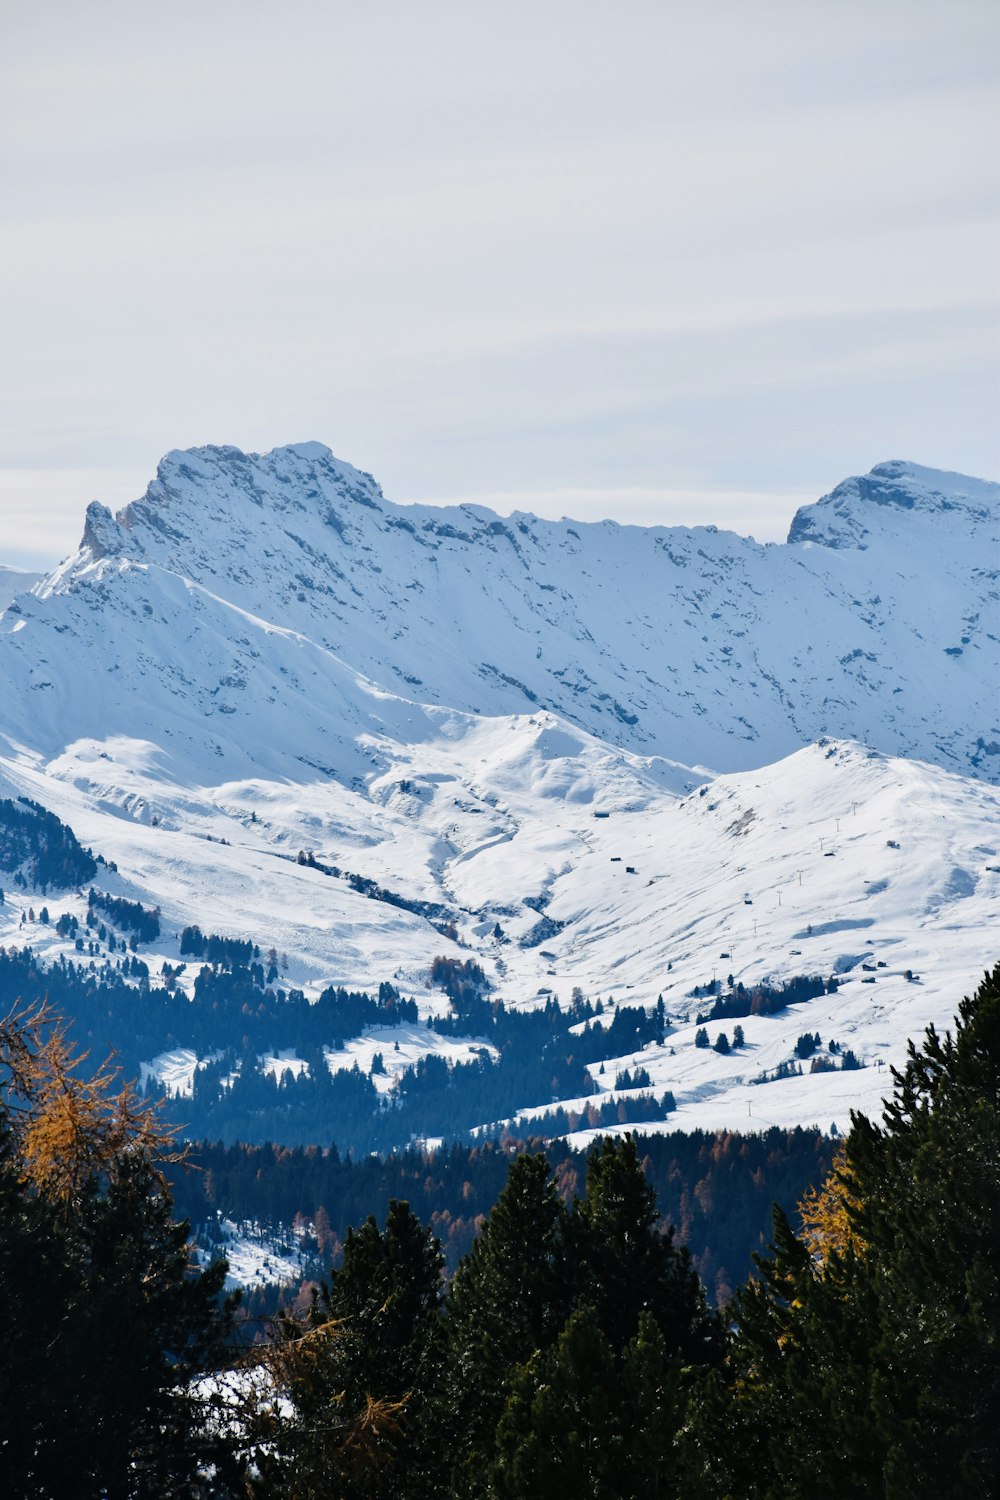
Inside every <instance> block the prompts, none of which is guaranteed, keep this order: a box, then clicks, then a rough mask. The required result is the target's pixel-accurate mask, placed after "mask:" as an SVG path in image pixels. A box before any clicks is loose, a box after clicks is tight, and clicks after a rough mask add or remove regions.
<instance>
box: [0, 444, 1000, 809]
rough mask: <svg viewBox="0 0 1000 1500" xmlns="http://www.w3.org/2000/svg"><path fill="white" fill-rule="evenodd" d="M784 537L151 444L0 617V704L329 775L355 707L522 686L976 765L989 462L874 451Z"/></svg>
mask: <svg viewBox="0 0 1000 1500" xmlns="http://www.w3.org/2000/svg"><path fill="white" fill-rule="evenodd" d="M790 538H791V539H790V541H789V542H788V543H787V544H785V545H783V546H778V545H767V546H760V545H758V544H757V543H755V542H753V541H751V540H748V539H746V538H743V537H739V536H736V535H734V534H733V533H729V532H720V531H717V530H716V529H714V528H711V527H708V528H696V529H689V528H683V527H674V528H662V527H651V528H640V527H620V526H617V525H615V524H614V523H612V522H610V521H609V522H602V523H600V524H596V525H595V524H591V525H583V524H577V523H573V522H569V521H562V522H549V521H540V520H538V519H536V518H535V517H532V516H528V515H514V516H512V517H510V518H509V519H507V520H504V519H501V518H499V517H498V516H496V515H494V514H493V513H492V512H490V511H487V510H484V509H483V508H482V507H479V506H457V507H449V508H443V509H442V508H433V507H428V506H397V505H393V504H391V503H390V502H388V501H386V500H385V499H384V497H383V496H382V494H381V491H380V490H379V488H378V486H377V485H376V484H375V482H374V480H372V479H371V478H370V477H369V476H368V475H364V474H361V473H359V472H358V471H357V470H355V469H353V468H351V467H350V466H349V465H347V464H343V463H340V462H338V461H337V460H336V459H334V458H333V457H332V456H331V454H330V453H329V450H328V449H326V448H324V447H322V446H321V445H319V444H313V443H310V444H299V445H294V446H292V447H287V448H279V449H276V450H274V451H273V452H272V453H268V454H264V455H261V456H257V455H246V454H243V453H241V452H239V451H238V450H236V449H233V448H203V449H196V450H192V451H189V452H183V453H182V452H177V453H171V454H169V455H168V456H167V457H166V458H165V459H164V460H163V462H162V463H161V465H160V467H159V470H158V476H157V479H156V480H155V481H154V482H153V484H151V485H150V487H149V489H148V491H147V493H146V495H145V496H144V497H143V499H141V500H138V501H136V502H134V503H133V504H132V505H130V506H127V507H126V508H125V510H124V511H122V512H121V513H120V515H119V516H118V518H117V519H115V518H113V517H112V516H111V514H110V513H109V512H108V511H107V510H106V509H104V508H103V507H102V506H100V505H98V504H96V503H95V504H93V505H91V506H90V508H89V510H88V513H87V521H86V527H85V532H84V539H83V545H82V547H81V550H80V551H79V552H78V553H77V555H76V556H75V557H73V558H71V559H70V560H69V561H68V562H67V563H66V564H64V565H63V566H62V567H61V568H60V569H58V570H57V571H56V572H55V573H54V574H52V575H51V577H50V578H49V579H47V580H46V581H45V582H44V583H43V584H42V585H40V586H39V588H38V589H37V590H36V594H35V595H34V596H32V597H31V598H27V599H26V598H21V599H20V600H17V601H15V603H14V604H13V605H12V606H11V608H10V609H8V611H7V612H6V614H5V615H4V616H3V620H2V625H0V682H3V683H4V684H5V685H6V693H5V695H4V697H5V702H4V703H3V705H2V707H0V731H6V732H7V733H8V734H10V735H11V736H12V737H13V738H14V739H16V740H17V741H18V742H20V743H22V744H28V745H31V746H33V747H35V748H37V749H38V750H39V751H40V752H41V753H42V754H43V755H44V756H46V757H49V756H52V755H55V754H58V753H59V752H60V751H61V750H63V749H64V748H65V747H66V745H67V744H69V743H72V741H73V740H75V739H79V738H92V739H103V738H105V737H110V736H113V735H121V734H126V735H130V736H133V737H136V736H138V737H142V738H147V739H149V740H151V741H152V742H154V743H155V744H156V745H157V746H158V747H159V748H160V750H161V751H162V752H163V753H164V754H165V755H167V756H168V758H169V760H170V762H171V764H172V767H173V769H174V770H175V771H176V772H180V770H181V769H182V768H183V769H184V770H186V771H187V772H188V773H190V774H196V775H197V776H199V777H200V778H204V779H210V778H212V776H213V772H214V768H217V767H218V766H219V763H220V761H221V762H224V763H225V765H226V767H227V770H228V772H229V774H232V772H233V769H234V768H236V767H239V768H242V770H243V771H244V772H246V771H249V770H250V768H251V766H253V765H256V764H257V763H258V762H259V761H260V760H261V759H263V761H264V762H265V763H267V764H268V765H270V766H271V767H273V768H275V769H277V767H278V765H279V763H280V765H281V766H282V768H283V769H285V770H286V771H287V770H288V769H289V763H290V762H294V760H295V758H296V757H299V758H300V759H304V760H306V761H308V762H309V763H311V764H314V765H320V766H322V767H324V769H326V770H329V771H331V772H332V773H333V774H334V775H336V776H337V777H338V778H340V779H343V780H344V781H345V782H350V781H351V779H352V778H354V777H357V776H364V775H365V774H366V773H367V772H369V771H370V769H371V766H370V763H367V762H366V758H365V757H364V756H363V755H362V756H360V757H359V753H358V747H357V737H358V735H360V734H363V733H364V732H365V731H369V732H372V731H378V732H381V733H388V734H389V735H391V736H392V737H394V738H397V739H400V740H403V741H406V740H408V739H411V738H420V737H423V736H424V735H425V734H426V733H428V732H430V733H435V732H436V729H434V728H428V726H427V724H426V722H425V717H426V716H425V711H424V708H422V707H420V706H419V705H424V706H444V707H448V708H455V709H459V710H462V711H464V712H472V713H483V714H487V715H495V714H510V713H517V712H524V711H525V710H529V711H530V709H531V707H532V706H537V707H539V708H548V709H551V710H552V711H554V712H555V713H557V714H558V715H560V716H561V717H562V718H564V719H567V720H569V721H571V722H572V723H575V724H577V725H579V726H580V727H581V728H583V729H585V730H587V731H588V732H589V733H591V734H594V735H596V736H597V737H599V738H600V739H602V740H604V741H605V742H606V743H609V744H613V745H620V746H622V747H624V748H627V749H629V750H632V751H634V752H638V753H639V754H645V755H649V754H656V755H659V756H665V757H668V758H669V759H671V760H673V761H675V762H681V763H683V764H686V765H696V764H702V765H706V766H709V767H711V768H712V769H713V770H716V771H734V770H741V769H748V768H752V767H755V766H760V765H765V764H769V763H771V762H773V761H774V760H776V759H778V758H779V757H780V756H782V755H785V754H788V753H790V752H791V751H793V750H794V749H796V748H798V747H799V746H801V745H803V744H806V743H808V742H810V741H811V740H814V739H816V738H818V737H820V736H821V735H823V734H834V735H837V736H842V737H849V738H855V739H858V740H860V741H862V742H863V743H865V744H868V745H870V746H872V747H873V748H876V749H879V750H882V751H884V752H886V753H889V754H894V755H906V756H918V757H920V758H922V759H924V760H928V761H931V762H934V763H936V764H939V765H942V766H946V767H949V768H951V769H955V770H959V771H963V772H967V773H969V774H973V775H976V776H978V777H982V778H985V779H989V780H997V779H1000V710H998V706H997V702H998V695H997V691H996V688H997V684H998V683H1000V641H998V632H997V630H996V620H997V618H998V608H997V606H998V601H1000V486H998V485H995V484H988V483H986V482H984V481H977V480H968V479H965V478H963V477H961V476H957V475H950V474H944V473H937V472H935V471H932V470H927V469H921V468H919V467H918V466H916V465H908V464H902V463H891V464H884V465H880V466H879V467H878V468H877V469H875V470H873V471H872V473H871V474H870V475H868V476H866V477H865V478H864V479H854V480H849V481H846V482H845V483H844V484H842V485H840V486H838V488H837V489H836V490H834V491H833V493H832V494H831V495H829V496H827V497H826V498H825V499H824V500H821V501H819V502H818V504H816V505H814V506H809V507H806V508H805V509H804V510H802V511H800V512H799V514H798V515H797V516H796V518H795V521H794V522H793V524H792V528H791V533H790ZM387 693H388V694H391V695H392V696H391V697H387V696H386V694H387ZM324 746H325V747H326V749H325V751H324ZM210 768H213V769H210Z"/></svg>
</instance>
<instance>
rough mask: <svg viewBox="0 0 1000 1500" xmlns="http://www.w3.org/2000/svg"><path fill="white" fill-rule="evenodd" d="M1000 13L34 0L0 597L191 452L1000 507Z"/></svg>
mask: <svg viewBox="0 0 1000 1500" xmlns="http://www.w3.org/2000/svg"><path fill="white" fill-rule="evenodd" d="M998 28H1000V8H998V7H997V6H996V4H995V3H994V0H949V3H947V4H945V3H943V0H931V3H927V0H878V4H875V5H873V4H871V0H857V3H855V0H807V3H803V0H794V3H784V0H757V3H755V4H753V5H748V4H746V3H745V0H739V3H726V0H705V3H703V4H701V5H697V6H695V5H692V4H691V3H690V0H684V3H683V4H681V3H676V0H658V3H650V4H647V3H643V0H618V3H616V4H615V5H612V4H610V3H608V0H600V3H595V0H573V3H569V4H564V3H561V0H532V3H530V4H521V3H518V0H504V3H503V4H496V5H486V4H475V3H471V0H461V3H458V0H448V3H435V0H421V3H419V4H414V3H412V0H406V3H393V0H367V3H364V4H362V3H361V0H352V3H339V0H326V3H305V0H283V3H282V4H281V5H280V6H279V5H275V4H273V3H272V0H268V3H267V4H256V3H254V0H240V3H236V4H231V3H228V0H212V3H210V4H205V3H204V0H199V3H197V4H192V3H190V0H171V4H170V5H154V4H153V3H152V0H128V3H114V4H106V3H101V0H87V4H86V5H80V4H79V3H77V0H72V3H67V0H51V3H48V4H46V5H44V6H42V5H38V4H36V3H33V0H0V313H2V317H0V381H2V386H0V397H2V399H0V563H4V562H5V563H11V564H15V565H20V566H24V567H43V566H49V565H52V564H54V563H55V562H56V561H58V560H59V559H60V558H61V557H62V556H64V555H66V554H67V553H69V552H70V551H72V550H73V549H74V548H75V547H76V545H77V543H78V541H79V538H80V533H81V530H82V524H83V511H84V508H85V506H86V504H87V502H88V501H89V500H91V499H94V498H97V499H100V500H102V501H104V503H106V504H108V505H110V506H111V507H112V508H113V509H114V508H117V507H119V506H121V505H123V504H125V503H126V502H127V501H128V500H130V499H133V498H135V497H136V496H138V495H139V494H141V493H142V491H143V490H144V489H145V486H146V484H147V483H148V481H149V479H150V478H151V477H152V476H153V473H154V471H155V466H156V463H157V460H158V459H159V458H160V456H161V455H162V454H163V453H164V452H166V451H167V450H169V449H171V448H181V447H190V446H195V445H199V444H203V443H234V444H236V445H238V446H239V447H242V448H244V449H247V450H253V451H263V450H266V449H268V448H271V447H274V446H276V445H279V444H282V443H288V442H297V441H302V440H306V439H317V440H319V441H321V442H325V443H327V444H329V446H330V447H331V448H332V449H333V451H334V453H335V454H337V456H338V457H340V458H343V459H347V460H349V461H350V462H352V463H354V464H356V465H358V466H359V467H360V468H363V469H366V470H368V471H370V472H371V473H373V474H374V475H375V476H376V478H377V479H378V480H379V482H380V483H381V484H382V486H383V489H384V490H385V493H386V495H387V496H388V497H389V498H390V499H393V500H397V501H408V500H423V501H432V500H441V501H448V502H454V501H466V500H474V501H477V502H480V503H483V504H489V505H493V506H495V507H496V508H497V509H500V510H506V511H509V510H511V509H515V508H517V509H525V510H533V511H535V512H536V513H538V514H541V515H550V516H561V515H571V516H574V517H577V518H579V519H583V520H589V519H598V518H602V517H605V516H611V517H613V518H614V519H616V520H618V521H621V522H628V521H635V522H643V523H660V524H673V523H685V524H708V523H712V524H715V525H719V526H727V527H731V528H732V529H734V530H737V531H741V532H744V533H746V534H752V535H754V536H756V537H758V539H760V540H779V539H781V538H782V537H783V536H784V534H785V533H786V531H787V527H788V523H789V520H790V518H791V516H792V514H793V512H794V511H795V509H796V508H797V506H798V505H799V504H802V503H805V502H808V501H810V500H813V499H816V498H818V497H819V496H820V495H821V494H824V493H826V492H827V491H829V490H830V489H832V488H833V486H834V485H835V484H837V483H838V482H839V481H840V480H841V479H843V478H844V477H846V476H847V475H850V474H855V473H862V472H865V471H866V470H868V469H869V468H871V467H872V465H873V464H875V463H878V462H880V461H883V460H886V459H890V458H907V459H912V460H914V461H916V462H919V463H924V464H929V465H932V466H937V467H942V468H950V469H958V470H961V471H963V472H966V473H972V474H976V475H979V476H981V477H986V478H1000V437H998V433H1000V422H998V413H1000V323H998V278H1000V227H998V225H1000V215H998V200H1000V103H998V95H1000V84H998V79H1000V65H998V53H1000V40H998Z"/></svg>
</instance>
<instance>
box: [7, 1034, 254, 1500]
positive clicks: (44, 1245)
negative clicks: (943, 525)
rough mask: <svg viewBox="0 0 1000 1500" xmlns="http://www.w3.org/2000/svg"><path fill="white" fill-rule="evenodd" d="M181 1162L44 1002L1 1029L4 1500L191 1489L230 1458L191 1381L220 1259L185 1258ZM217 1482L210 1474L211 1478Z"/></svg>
mask: <svg viewBox="0 0 1000 1500" xmlns="http://www.w3.org/2000/svg"><path fill="white" fill-rule="evenodd" d="M179 1154H180V1153H178V1152H177V1150H176V1149H175V1146H174V1142H173V1138H172V1136H171V1134H170V1132H169V1131H168V1130H166V1129H165V1128H164V1127H163V1125H162V1123H161V1122H160V1120H159V1118H158V1116H157V1114H156V1112H155V1111H154V1110H152V1109H150V1108H148V1107H147V1106H145V1105H144V1104H141V1103H140V1102H139V1101H138V1100H137V1098H136V1095H135V1092H134V1090H133V1089H132V1088H131V1087H130V1086H129V1085H128V1084H126V1083H125V1082H124V1081H123V1080H122V1078H121V1077H120V1075H119V1073H118V1071H117V1070H116V1069H115V1068H114V1067H113V1066H112V1065H111V1064H110V1063H107V1064H104V1065H102V1066H100V1067H98V1068H96V1070H89V1069H88V1068H87V1067H86V1059H85V1058H84V1057H81V1056H79V1055H76V1054H74V1052H73V1049H72V1046H71V1044H70V1041H69V1038H68V1034H67V1031H66V1028H65V1027H64V1026H63V1025H61V1024H60V1023H58V1022H57V1021H55V1020H54V1019H53V1018H52V1016H51V1015H50V1014H48V1012H47V1011H45V1010H44V1009H34V1010H20V1011H18V1012H15V1013H13V1014H11V1015H10V1016H8V1017H7V1018H6V1019H5V1020H4V1021H2V1022H0V1305H2V1306H3V1307H4V1309H5V1312H6V1324H7V1326H6V1328H5V1336H4V1358H3V1359H2V1360H0V1492H2V1493H3V1494H5V1495H8V1494H9V1495H11V1496H17V1497H19V1500H20V1497H24V1500H34V1497H38V1500H41V1497H45V1500H63V1497H65V1500H71V1497H72V1500H91V1497H92V1500H98V1497H107V1500H126V1497H127V1500H133V1497H135V1500H139V1497H143V1500H144V1497H153V1496H155V1497H157V1500H168V1497H172V1496H180V1495H190V1494H192V1493H193V1492H194V1491H193V1488H192V1487H193V1485H194V1484H195V1483H196V1482H197V1476H198V1475H199V1474H203V1473H205V1472H207V1469H206V1466H208V1465H212V1464H216V1465H218V1464H221V1463H222V1462H223V1460H224V1458H225V1454H224V1452H223V1451H222V1450H221V1448H220V1444H219V1441H218V1438H217V1435H216V1432H215V1428H214V1425H213V1422H212V1419H211V1417H212V1414H211V1411H210V1410H209V1409H208V1407H207V1405H206V1402H205V1400H204V1399H203V1397H202V1396H201V1395H200V1394H199V1387H198V1377H199V1376H201V1375H203V1374H205V1373H207V1372H209V1371H212V1370H214V1369H216V1368H217V1367H218V1366H219V1365H220V1364H221V1362H222V1361H223V1360H224V1358H225V1353H226V1349H225V1346H226V1342H227V1336H228V1330H229V1324H230V1318H231V1311H232V1304H231V1303H230V1304H227V1303H225V1302H224V1301H223V1299H222V1296H221V1293H222V1287H223V1281H224V1277H225V1269H226V1268H225V1263H224V1262H221V1261H220V1262H218V1263H216V1264H215V1265H214V1266H212V1267H210V1268H209V1269H208V1270H206V1271H204V1272H200V1271H198V1270H197V1268H195V1267H194V1266H193V1265H192V1263H191V1255H190V1249H189V1235H188V1226H187V1225H186V1224H183V1223H178V1222H176V1221H175V1220H174V1217H173V1213H172V1204H171V1199H170V1194H169V1191H168V1189H167V1185H166V1181H165V1178H164V1168H165V1166H166V1165H167V1164H168V1163H169V1162H172V1161H176V1160H177V1159H178V1156H179ZM219 1474H220V1478H221V1474H222V1469H221V1468H219Z"/></svg>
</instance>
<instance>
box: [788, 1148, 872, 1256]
mask: <svg viewBox="0 0 1000 1500" xmlns="http://www.w3.org/2000/svg"><path fill="white" fill-rule="evenodd" d="M853 1181H854V1179H853V1176H852V1173H851V1168H850V1164H849V1162H848V1159H847V1150H846V1148H845V1147H844V1146H841V1147H840V1149H839V1150H838V1152H837V1154H836V1156H835V1157H834V1158H833V1165H832V1167H831V1169H830V1172H829V1175H828V1176H827V1177H826V1179H825V1180H824V1181H823V1183H822V1184H821V1185H820V1187H818V1188H810V1190H809V1192H808V1193H806V1195H805V1197H804V1198H803V1199H802V1201H801V1203H800V1204H799V1216H800V1218H801V1220H802V1240H803V1243H804V1244H805V1246H806V1248H807V1249H808V1250H809V1252H810V1254H811V1255H812V1256H814V1257H815V1258H816V1259H817V1260H818V1261H819V1262H820V1264H825V1263H826V1261H827V1260H828V1259H829V1257H830V1255H831V1254H832V1253H833V1252H836V1253H837V1254H838V1255H842V1254H843V1253H844V1252H845V1251H846V1250H853V1251H854V1252H855V1253H856V1254H862V1253H863V1251H864V1242H863V1241H862V1239H861V1238H860V1236H859V1235H858V1233H857V1231H856V1229H855V1227H854V1213H856V1211H857V1209H858V1208H859V1207H860V1199H859V1198H858V1196H857V1194H856V1192H855V1189H854V1186H853Z"/></svg>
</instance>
